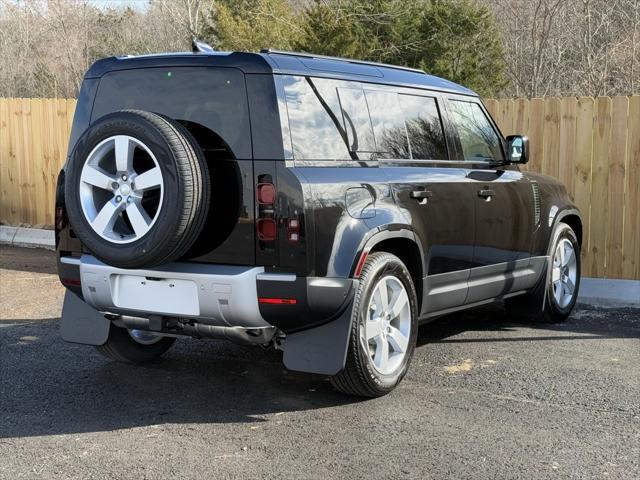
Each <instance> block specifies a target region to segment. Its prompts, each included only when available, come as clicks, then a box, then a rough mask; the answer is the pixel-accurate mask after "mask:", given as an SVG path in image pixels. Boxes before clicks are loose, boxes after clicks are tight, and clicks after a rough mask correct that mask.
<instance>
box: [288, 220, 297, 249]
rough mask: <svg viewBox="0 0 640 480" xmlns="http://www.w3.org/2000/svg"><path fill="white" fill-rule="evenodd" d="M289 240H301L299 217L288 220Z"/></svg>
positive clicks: (293, 241) (294, 241)
mask: <svg viewBox="0 0 640 480" xmlns="http://www.w3.org/2000/svg"><path fill="white" fill-rule="evenodd" d="M287 240H289V241H290V242H291V243H298V242H299V241H300V220H298V219H297V218H290V219H289V220H287Z"/></svg>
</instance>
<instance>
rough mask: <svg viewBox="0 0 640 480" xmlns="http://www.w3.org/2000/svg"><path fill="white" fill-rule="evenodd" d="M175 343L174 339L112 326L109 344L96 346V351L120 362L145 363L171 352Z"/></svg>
mask: <svg viewBox="0 0 640 480" xmlns="http://www.w3.org/2000/svg"><path fill="white" fill-rule="evenodd" d="M175 341H176V339H175V338H173V337H163V336H161V335H158V334H156V333H154V332H148V331H144V330H130V329H127V328H122V327H116V326H115V325H113V324H112V325H111V329H110V331H109V338H108V340H107V342H106V343H105V344H104V345H98V346H96V350H98V352H100V353H101V354H102V355H104V356H105V357H108V358H110V359H112V360H116V361H118V362H125V363H145V362H150V361H151V360H155V359H156V358H158V357H159V356H160V355H162V354H163V353H164V352H166V351H167V350H169V348H171V346H172V345H173V344H174V342H175Z"/></svg>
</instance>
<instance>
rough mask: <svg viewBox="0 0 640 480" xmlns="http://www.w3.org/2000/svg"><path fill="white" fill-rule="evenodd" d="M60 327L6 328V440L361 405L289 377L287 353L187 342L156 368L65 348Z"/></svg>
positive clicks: (16, 324) (1, 426)
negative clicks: (111, 359)
mask: <svg viewBox="0 0 640 480" xmlns="http://www.w3.org/2000/svg"><path fill="white" fill-rule="evenodd" d="M58 325H59V319H49V320H43V321H38V322H29V323H25V320H20V319H17V320H4V321H2V322H1V323H0V438H13V437H25V436H38V435H57V434H65V433H82V432H97V431H111V430H116V429H124V428H132V427H142V426H149V425H158V424H167V423H181V424H188V423H210V424H216V423H252V422H256V423H258V422H267V421H270V419H271V420H277V418H278V416H279V415H280V414H282V413H286V412H291V411H300V410H315V409H320V408H327V407H332V406H336V405H345V404H349V403H354V402H359V401H362V399H360V398H357V397H349V396H345V395H343V394H340V393H338V392H337V391H335V390H334V389H333V388H332V386H331V385H330V383H329V382H328V381H326V379H325V378H324V377H321V376H316V375H306V374H300V373H295V372H289V371H287V370H286V369H285V368H284V367H283V365H282V360H281V353H279V352H275V351H263V350H262V349H260V348H258V347H243V346H238V345H234V344H232V343H230V342H223V341H216V340H208V341H194V340H190V339H181V340H179V341H178V342H176V344H175V345H174V347H173V348H172V349H171V350H170V351H169V352H167V354H165V356H164V357H163V358H162V359H160V360H158V361H156V362H153V363H150V364H146V365H127V364H120V363H117V362H112V361H109V360H108V359H106V358H104V357H102V356H101V355H100V354H98V353H97V352H96V351H95V350H94V349H93V348H92V347H90V346H84V345H74V344H69V343H65V342H63V341H62V339H61V338H60V337H59V333H58ZM274 414H275V416H274Z"/></svg>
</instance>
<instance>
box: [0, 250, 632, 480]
mask: <svg viewBox="0 0 640 480" xmlns="http://www.w3.org/2000/svg"><path fill="white" fill-rule="evenodd" d="M0 257H1V261H0V296H1V299H2V309H1V310H0V478H1V479H7V480H9V479H10V480H15V479H21V478H45V479H51V478H55V479H57V478H83V479H84V478H118V479H120V478H136V479H146V478H170V477H171V478H296V479H298V478H363V477H366V478H422V479H424V478H437V479H442V478H455V479H461V478H473V479H483V478H509V479H515V478H523V479H534V478H627V479H637V478H640V311H638V310H635V311H634V310H631V309H627V310H625V309H615V310H602V309H595V308H593V307H586V306H581V307H580V308H578V309H577V310H576V311H575V313H574V314H573V315H572V317H571V318H570V320H569V321H568V322H566V323H565V324H562V325H555V326H549V325H534V324H529V323H523V322H518V321H517V320H515V319H513V318H510V317H509V316H507V315H506V314H505V313H504V312H502V311H501V310H500V309H499V308H491V309H484V310H478V311H475V312H471V313H467V314H458V315H453V316H448V317H445V318H441V319H439V320H437V321H435V322H433V323H431V324H428V325H425V326H423V327H421V329H420V334H419V346H418V348H417V351H416V354H415V356H414V359H413V362H412V366H411V369H410V371H409V373H408V375H407V377H406V378H405V380H404V381H403V383H402V384H401V385H400V387H399V388H398V389H397V390H396V391H395V392H393V393H392V394H390V395H388V396H386V397H384V398H380V399H376V400H367V401H363V400H359V399H355V398H351V397H345V396H343V395H341V394H339V393H337V392H335V391H333V390H332V388H331V385H330V384H329V383H328V382H327V381H326V380H324V379H323V378H322V377H318V376H312V375H303V374H297V373H292V372H288V371H286V370H285V369H284V368H283V367H282V365H281V355H280V354H279V353H277V352H269V351H263V350H261V349H259V348H249V347H240V346H236V345H233V344H229V343H224V342H218V341H213V340H208V341H195V340H188V339H185V340H180V341H178V342H177V343H176V345H175V346H174V348H173V349H172V350H170V351H169V352H168V353H167V354H166V356H165V357H164V359H163V360H161V361H158V362H157V363H154V364H151V365H147V366H129V365H121V364H117V363H113V362H110V361H108V360H106V359H104V358H103V357H101V356H100V355H99V354H98V353H97V352H96V351H95V350H94V349H93V348H91V347H86V346H81V345H73V344H68V343H65V342H63V341H62V340H61V338H60V336H59V333H58V329H59V315H60V309H61V304H62V297H63V288H62V287H61V286H60V284H59V283H58V280H57V277H56V275H55V267H54V258H53V254H52V253H51V252H46V251H41V250H27V249H16V248H7V247H2V248H1V249H0Z"/></svg>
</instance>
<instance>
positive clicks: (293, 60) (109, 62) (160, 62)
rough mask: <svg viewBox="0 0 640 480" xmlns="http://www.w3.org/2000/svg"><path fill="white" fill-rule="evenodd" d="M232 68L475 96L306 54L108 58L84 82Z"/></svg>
mask: <svg viewBox="0 0 640 480" xmlns="http://www.w3.org/2000/svg"><path fill="white" fill-rule="evenodd" d="M180 66H207V67H233V68H238V69H240V70H242V71H243V72H244V73H247V74H252V73H263V74H264V73H267V74H268V73H271V74H287V75H305V76H314V77H327V78H339V79H343V80H355V81H360V82H371V83H380V84H387V85H402V86H410V87H417V88H423V89H431V90H438V91H444V92H452V93H457V94H461V95H472V96H477V94H476V93H475V92H473V91H472V90H470V89H468V88H466V87H463V86H462V85H458V84H457V83H454V82H451V81H449V80H446V79H444V78H440V77H436V76H434V75H429V74H427V73H425V72H423V71H422V70H416V69H411V68H407V67H400V66H395V65H386V64H381V63H374V62H365V61H360V60H352V59H346V58H337V57H325V56H321V55H313V54H307V53H294V52H282V51H278V50H263V51H261V52H260V53H249V52H206V53H204V52H197V53H191V52H179V53H163V54H154V55H139V56H126V57H110V58H105V59H102V60H98V61H97V62H95V63H94V64H93V65H92V66H91V67H90V68H89V70H88V71H87V73H86V75H85V78H99V77H101V76H102V75H104V74H105V73H107V72H110V71H114V70H130V69H135V68H149V67H180Z"/></svg>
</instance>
